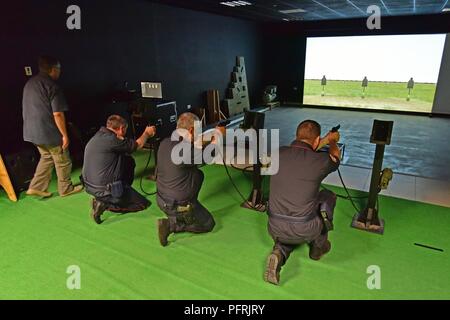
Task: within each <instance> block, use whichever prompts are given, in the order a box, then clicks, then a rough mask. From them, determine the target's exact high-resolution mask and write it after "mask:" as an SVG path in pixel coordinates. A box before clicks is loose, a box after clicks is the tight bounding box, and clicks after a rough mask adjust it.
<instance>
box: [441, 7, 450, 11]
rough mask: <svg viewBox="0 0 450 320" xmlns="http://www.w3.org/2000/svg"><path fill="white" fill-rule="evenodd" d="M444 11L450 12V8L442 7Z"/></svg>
mask: <svg viewBox="0 0 450 320" xmlns="http://www.w3.org/2000/svg"><path fill="white" fill-rule="evenodd" d="M442 12H450V8H444V9H442Z"/></svg>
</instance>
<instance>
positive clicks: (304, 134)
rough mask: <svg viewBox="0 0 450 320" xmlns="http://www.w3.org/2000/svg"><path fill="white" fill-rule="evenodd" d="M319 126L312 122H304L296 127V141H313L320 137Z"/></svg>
mask: <svg viewBox="0 0 450 320" xmlns="http://www.w3.org/2000/svg"><path fill="white" fill-rule="evenodd" d="M320 131H321V128H320V124H319V123H317V122H316V121H314V120H305V121H303V122H302V123H300V124H299V125H298V127H297V140H307V141H313V140H314V139H316V138H317V137H319V136H320Z"/></svg>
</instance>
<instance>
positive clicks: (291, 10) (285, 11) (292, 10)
mask: <svg viewBox="0 0 450 320" xmlns="http://www.w3.org/2000/svg"><path fill="white" fill-rule="evenodd" d="M279 12H281V13H286V14H289V13H301V12H306V10H303V9H289V10H279Z"/></svg>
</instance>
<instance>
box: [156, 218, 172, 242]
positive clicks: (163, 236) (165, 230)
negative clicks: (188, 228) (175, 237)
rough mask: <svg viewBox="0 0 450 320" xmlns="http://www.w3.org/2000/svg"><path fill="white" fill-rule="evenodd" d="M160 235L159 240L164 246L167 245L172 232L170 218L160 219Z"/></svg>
mask: <svg viewBox="0 0 450 320" xmlns="http://www.w3.org/2000/svg"><path fill="white" fill-rule="evenodd" d="M157 222H158V235H159V242H160V243H161V245H162V246H163V247H165V246H167V244H168V241H167V238H168V237H169V235H170V234H171V232H170V222H169V219H158V221H157Z"/></svg>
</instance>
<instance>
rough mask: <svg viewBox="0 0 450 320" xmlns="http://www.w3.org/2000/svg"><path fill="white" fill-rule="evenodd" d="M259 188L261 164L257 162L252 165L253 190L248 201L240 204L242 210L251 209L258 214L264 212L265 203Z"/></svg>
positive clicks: (260, 183) (260, 184)
mask: <svg viewBox="0 0 450 320" xmlns="http://www.w3.org/2000/svg"><path fill="white" fill-rule="evenodd" d="M261 186H262V177H261V163H260V162H259V160H258V162H257V163H256V164H254V165H253V190H252V192H251V193H250V196H249V197H248V200H247V201H245V202H244V203H242V205H241V207H242V208H246V209H252V210H255V211H259V212H265V211H266V203H265V202H264V195H263V192H262V188H261Z"/></svg>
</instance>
